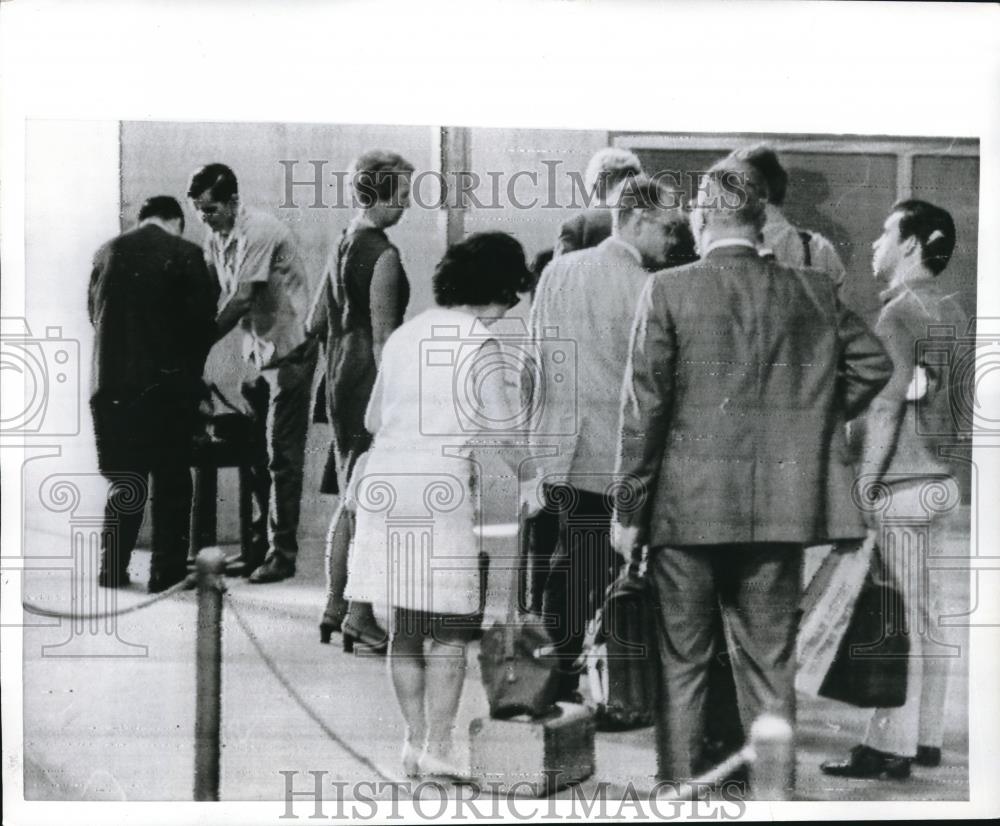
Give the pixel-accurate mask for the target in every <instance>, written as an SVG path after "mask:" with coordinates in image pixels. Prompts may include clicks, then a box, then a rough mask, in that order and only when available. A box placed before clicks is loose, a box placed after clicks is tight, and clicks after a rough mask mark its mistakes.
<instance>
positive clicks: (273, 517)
mask: <svg viewBox="0 0 1000 826" xmlns="http://www.w3.org/2000/svg"><path fill="white" fill-rule="evenodd" d="M187 194H188V197H189V198H190V199H191V203H192V205H193V207H194V209H195V210H196V212H197V213H198V216H199V217H200V218H201V220H202V222H203V223H204V224H205V225H206V226H207V227H208V228H209V230H210V231H209V233H208V237H207V239H206V242H205V258H206V259H207V261H208V263H209V266H210V268H211V269H212V270H213V271H214V273H215V277H216V278H217V279H218V283H219V287H220V289H221V292H222V297H221V305H220V307H219V312H218V317H217V319H216V324H217V327H218V330H217V334H218V337H219V338H222V337H223V336H224V335H226V333H228V332H229V331H230V330H231V329H232V328H233V327H235V326H236V325H237V324H239V325H240V327H241V328H242V331H243V351H244V356H245V358H246V360H247V361H248V362H249V364H250V365H251V368H252V369H253V370H254V371H255V373H256V375H255V376H254V377H253V378H252V379H251V380H250V381H248V382H246V383H244V385H243V395H244V398H245V399H246V401H247V403H248V405H249V406H250V409H251V411H252V413H253V415H254V416H255V418H256V419H257V420H258V421H260V422H266V437H265V438H266V457H267V461H266V462H265V461H263V456H262V457H261V458H262V461H259V462H257V463H256V464H255V466H254V468H253V470H252V473H253V477H254V478H253V489H254V500H255V514H254V524H253V548H254V551H253V556H252V558H251V559H245V560H243V563H244V571H243V572H244V574H249V575H250V582H254V583H265V582H277V581H279V580H282V579H286V578H288V577H290V576H293V575H294V574H295V558H296V555H297V553H298V539H297V533H298V527H299V509H300V500H301V498H302V472H303V465H304V461H305V445H306V430H307V427H308V424H309V397H310V391H311V386H312V385H311V383H312V377H313V373H314V371H315V368H316V356H317V348H316V344H315V341H314V340H312V339H308V338H307V337H306V329H305V317H306V313H307V312H308V309H309V297H310V295H309V291H310V287H309V283H308V279H307V277H306V272H305V267H304V265H303V263H302V259H301V257H300V256H299V251H298V247H297V245H296V243H295V239H294V237H293V235H292V232H291V230H289V229H288V227H287V226H285V224H283V223H282V222H281V221H279V220H277V219H276V218H274V217H272V216H270V215H268V214H267V213H265V212H260V211H257V210H251V209H247V208H246V207H245V206H243V204H242V203H241V201H240V196H239V189H238V185H237V181H236V176H235V174H233V171H232V170H231V169H230V168H229V167H228V166H225V165H224V164H220V163H213V164H209V165H207V166H204V167H202V168H201V169H199V170H198V171H197V172H195V173H194V175H193V176H192V177H191V184H190V186H189V187H188V193H187ZM262 447H263V446H262ZM261 452H262V453H264V452H265V449H262V451H261Z"/></svg>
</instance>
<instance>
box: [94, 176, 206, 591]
mask: <svg viewBox="0 0 1000 826" xmlns="http://www.w3.org/2000/svg"><path fill="white" fill-rule="evenodd" d="M183 231H184V213H183V212H182V211H181V207H180V204H178V203H177V201H176V200H174V199H173V198H171V197H169V196H166V195H159V196H157V197H154V198H150V199H149V200H148V201H146V202H145V203H144V204H143V205H142V208H141V209H140V210H139V226H138V227H137V228H135V229H132V230H130V231H128V232H125V233H123V234H122V235H119V236H118V237H117V238H114V239H112V240H111V241H109V242H108V243H107V244H105V245H104V246H103V247H101V249H100V250H98V252H97V254H96V255H95V256H94V267H93V271H92V272H91V277H90V292H89V295H88V299H89V300H88V310H89V312H90V321H91V323H92V324H93V325H94V361H93V370H92V372H91V399H90V407H91V411H92V413H93V418H94V434H95V436H96V439H97V458H98V463H99V466H100V469H101V472H102V473H103V474H104V475H105V476H107V477H108V479H109V481H110V482H111V488H110V490H109V492H108V502H107V507H106V508H105V529H104V531H103V533H102V535H101V536H102V542H103V543H104V546H103V547H102V548H101V572H100V574H99V578H98V581H99V583H100V585H101V586H103V587H111V588H117V587H121V586H124V585H127V584H128V582H129V577H128V563H129V557H130V556H131V554H132V550H133V548H134V547H135V542H136V537H137V536H138V534H139V528H140V526H141V524H142V511H143V506H144V505H145V503H146V497H147V493H148V489H147V480H148V478H149V477H150V476H152V480H153V561H152V567H151V570H150V577H149V590H150V591H151V592H154V593H155V592H158V591H163V590H165V589H166V588H169V587H170V586H171V585H173V584H174V583H176V582H179V581H181V580H183V579H184V578H185V576H187V551H188V543H187V539H186V536H187V532H188V519H189V517H190V511H191V471H190V467H189V459H190V452H191V440H192V437H193V435H194V429H195V425H196V413H197V405H198V399H199V395H200V392H201V389H202V384H201V374H202V369H203V368H204V365H205V357H206V356H207V355H208V351H209V348H210V347H211V346H212V343H213V342H214V341H215V301H216V292H215V287H214V282H213V280H212V279H211V277H210V276H209V274H208V267H207V266H206V265H205V259H204V256H203V255H202V252H201V249H200V248H199V247H198V246H196V245H195V244H192V243H191V242H190V241H185V240H184V239H183V238H181V237H180V235H181V233H183Z"/></svg>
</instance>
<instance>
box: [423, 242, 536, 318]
mask: <svg viewBox="0 0 1000 826" xmlns="http://www.w3.org/2000/svg"><path fill="white" fill-rule="evenodd" d="M533 282H534V276H533V275H532V274H531V270H529V269H528V265H527V263H526V262H525V260H524V248H523V247H522V246H521V244H520V243H519V242H518V241H517V240H516V239H515V238H513V237H512V236H510V235H508V234H507V233H506V232H477V233H475V234H474V235H470V236H469V237H468V238H466V239H465V240H464V241H459V242H458V243H457V244H452V245H451V246H450V247H448V251H447V252H446V253H445V254H444V258H442V259H441V260H440V261H439V262H438V265H437V268H436V269H435V271H434V299H435V301H437V303H438V304H439V305H440V306H442V307H460V306H462V305H468V306H473V307H481V306H483V305H485V304H494V303H496V304H505V305H507V306H508V307H513V306H514V305H515V304H517V302H518V293H524V292H528V291H529V290H530V289H531V285H532V283H533Z"/></svg>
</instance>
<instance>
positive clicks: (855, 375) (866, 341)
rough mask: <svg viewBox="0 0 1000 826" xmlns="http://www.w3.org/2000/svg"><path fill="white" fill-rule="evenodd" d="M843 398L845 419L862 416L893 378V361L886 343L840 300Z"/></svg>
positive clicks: (841, 387)
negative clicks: (884, 344)
mask: <svg viewBox="0 0 1000 826" xmlns="http://www.w3.org/2000/svg"><path fill="white" fill-rule="evenodd" d="M838 313H839V319H838V324H837V334H838V337H839V338H840V343H841V351H840V365H839V369H840V377H839V379H840V385H841V386H840V388H839V390H840V398H841V404H842V405H843V407H844V413H845V417H846V418H847V419H848V420H850V419H853V418H854V417H855V416H857V415H858V414H860V413H861V412H862V411H863V410H864V409H865V408H866V407H867V406H868V404H869V403H870V402H871V400H872V399H874V398H875V396H876V395H877V394H878V392H879V391H880V390H881V389H882V388H883V387H885V385H886V383H887V382H888V381H889V379H890V378H891V377H892V376H893V359H892V358H891V357H890V355H889V353H888V352H887V351H886V348H885V347H884V346H883V342H882V341H881V340H880V338H879V336H878V335H876V334H875V332H873V331H872V329H871V328H870V327H869V326H868V325H867V324H865V322H864V321H862V320H861V318H859V317H858V316H857V315H856V314H855V313H853V312H852V311H850V310H848V309H847V308H846V307H844V306H843V305H841V304H840V303H839V300H838Z"/></svg>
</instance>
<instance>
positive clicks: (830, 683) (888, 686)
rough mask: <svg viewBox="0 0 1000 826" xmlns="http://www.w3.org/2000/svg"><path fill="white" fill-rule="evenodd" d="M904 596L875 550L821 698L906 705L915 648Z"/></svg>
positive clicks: (872, 705) (864, 704)
mask: <svg viewBox="0 0 1000 826" xmlns="http://www.w3.org/2000/svg"><path fill="white" fill-rule="evenodd" d="M903 609H904V605H903V595H902V593H900V591H899V589H898V588H897V587H896V584H895V581H894V580H893V577H892V576H891V575H890V573H889V572H888V570H887V569H886V566H885V563H884V561H883V559H882V554H881V553H880V552H879V549H878V547H877V546H876V547H875V548H874V550H873V552H872V557H871V563H870V565H869V567H868V573H867V575H866V576H865V580H864V582H863V583H862V585H861V592H860V593H859V594H858V599H857V602H855V604H854V611H853V613H852V615H851V621H850V623H849V625H848V626H847V631H846V632H845V634H844V638H843V640H842V641H841V643H840V647H839V648H838V650H837V654H836V656H835V657H834V658H833V664H832V665H831V666H830V670H829V671H828V672H827V675H826V678H825V679H824V680H823V683H822V685H821V686H820V689H819V694H820V696H821V697H826V698H828V699H830V700H840V701H841V702H844V703H850V704H851V705H853V706H858V707H859V708H897V707H899V706H901V705H903V704H904V703H905V702H906V683H907V670H908V665H909V653H910V643H909V639H908V638H907V635H906V633H905V632H904V628H903V624H904V616H905V615H904V610H903Z"/></svg>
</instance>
